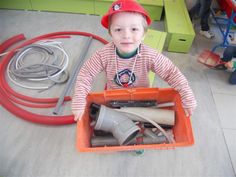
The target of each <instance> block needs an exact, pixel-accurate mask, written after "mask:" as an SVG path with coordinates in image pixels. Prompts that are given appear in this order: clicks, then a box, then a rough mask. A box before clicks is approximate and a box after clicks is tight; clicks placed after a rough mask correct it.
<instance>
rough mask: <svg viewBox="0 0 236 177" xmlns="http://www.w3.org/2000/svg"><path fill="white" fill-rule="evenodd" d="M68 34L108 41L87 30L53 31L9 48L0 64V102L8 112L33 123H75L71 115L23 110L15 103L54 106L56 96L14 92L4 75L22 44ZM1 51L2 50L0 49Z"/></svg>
mask: <svg viewBox="0 0 236 177" xmlns="http://www.w3.org/2000/svg"><path fill="white" fill-rule="evenodd" d="M68 35H81V36H92V37H93V38H94V39H96V40H98V41H100V42H101V43H103V44H107V43H108V42H107V41H106V40H105V39H103V38H101V37H99V36H96V35H94V34H91V33H87V32H79V31H62V32H54V33H49V34H45V35H41V36H38V37H36V38H33V39H30V40H27V41H25V42H23V43H22V44H20V45H19V46H17V47H16V48H14V49H13V50H11V51H10V52H9V54H7V55H6V56H5V57H4V58H2V62H1V65H0V83H1V84H0V102H1V104H2V105H3V107H5V108H6V109H7V110H8V111H9V112H11V113H13V114H15V115H16V116H17V117H19V118H22V119H24V120H27V121H31V122H34V123H40V124H48V125H63V124H72V123H75V121H74V117H73V115H64V116H45V115H39V114H35V113H32V112H29V111H27V110H24V109H23V108H21V107H19V106H18V105H17V104H22V105H25V106H26V105H27V106H28V107H52V106H55V104H56V102H57V101H58V98H34V97H29V96H26V95H23V94H20V93H17V92H15V91H14V90H13V89H12V88H11V87H10V86H9V84H8V83H7V81H6V77H5V70H6V68H7V65H8V63H9V61H10V60H11V58H12V57H13V56H14V54H15V52H16V50H17V49H19V48H22V47H24V46H27V45H29V44H32V43H34V42H37V41H39V40H42V39H48V38H50V39H51V38H60V36H61V37H62V38H63V37H65V36H68ZM21 37H22V36H21ZM21 37H19V36H18V38H19V39H17V38H14V39H11V40H10V39H9V40H7V41H6V42H4V43H3V44H2V45H1V46H0V51H1V50H6V49H7V48H8V47H10V45H12V44H13V43H14V42H17V41H19V40H20V39H22V38H21ZM1 52H3V51H1ZM68 100H70V97H65V101H68Z"/></svg>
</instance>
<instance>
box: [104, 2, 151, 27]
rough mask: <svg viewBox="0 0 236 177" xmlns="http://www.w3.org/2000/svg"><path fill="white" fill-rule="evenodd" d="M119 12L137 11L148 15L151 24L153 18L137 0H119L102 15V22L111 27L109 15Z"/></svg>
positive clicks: (147, 19)
mask: <svg viewBox="0 0 236 177" xmlns="http://www.w3.org/2000/svg"><path fill="white" fill-rule="evenodd" d="M117 12H137V13H140V14H142V15H143V16H145V17H146V21H147V24H148V25H150V24H151V22H152V20H151V18H150V17H149V15H148V13H147V12H146V11H145V10H144V8H143V7H142V6H141V5H140V4H139V3H137V2H136V1H135V0H117V1H115V2H113V3H112V5H111V7H110V8H109V10H108V12H107V13H106V14H105V15H104V16H103V17H102V20H101V24H102V25H103V26H104V27H105V28H108V27H109V17H110V16H111V15H113V14H115V13H117Z"/></svg>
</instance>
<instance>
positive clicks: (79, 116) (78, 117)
mask: <svg viewBox="0 0 236 177" xmlns="http://www.w3.org/2000/svg"><path fill="white" fill-rule="evenodd" d="M73 114H74V121H80V120H81V119H82V116H83V114H84V111H80V110H77V111H73Z"/></svg>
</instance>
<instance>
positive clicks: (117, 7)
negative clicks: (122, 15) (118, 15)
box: [113, 4, 121, 11]
mask: <svg viewBox="0 0 236 177" xmlns="http://www.w3.org/2000/svg"><path fill="white" fill-rule="evenodd" d="M120 8H121V4H115V5H114V6H113V10H114V11H117V10H120Z"/></svg>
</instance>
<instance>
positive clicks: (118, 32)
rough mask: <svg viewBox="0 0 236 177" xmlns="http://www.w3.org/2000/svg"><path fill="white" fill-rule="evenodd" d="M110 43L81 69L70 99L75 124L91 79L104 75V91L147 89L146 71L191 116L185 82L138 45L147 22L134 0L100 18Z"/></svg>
mask: <svg viewBox="0 0 236 177" xmlns="http://www.w3.org/2000/svg"><path fill="white" fill-rule="evenodd" d="M101 24H102V25H103V26H104V27H105V28H107V29H108V32H109V34H110V35H111V37H112V42H110V43H109V44H107V45H105V46H104V47H103V48H102V49H100V50H98V51H97V52H96V53H95V54H94V55H93V56H92V57H91V58H90V59H89V60H88V61H87V62H86V63H85V64H84V66H83V67H82V68H81V70H80V72H79V75H78V77H77V81H76V84H75V90H74V96H73V98H72V112H73V114H74V116H75V120H78V119H81V117H82V115H83V112H84V109H85V106H86V96H87V94H88V93H89V91H90V90H91V85H92V81H93V78H94V77H95V76H96V75H97V74H98V73H100V72H102V71H105V73H106V78H107V89H123V88H136V87H149V80H148V73H149V71H150V70H152V71H153V72H155V73H156V74H157V75H159V76H160V77H161V78H162V79H163V80H165V81H166V82H167V83H168V84H169V85H170V86H171V87H173V88H175V89H176V90H177V91H179V93H180V95H181V99H182V104H183V107H184V109H185V111H186V114H187V115H188V116H191V115H192V113H193V110H194V109H195V107H196V100H195V98H194V95H193V93H192V90H191V89H190V87H189V85H188V82H187V80H186V78H185V77H184V76H183V75H182V74H181V72H180V71H179V69H178V68H177V67H175V66H174V65H173V64H172V62H171V61H170V60H169V59H168V58H167V57H165V56H164V55H162V54H161V53H159V52H158V51H156V50H154V49H152V48H150V47H148V46H146V45H144V44H143V43H142V41H143V39H144V37H145V33H146V31H147V28H148V26H149V25H150V24H151V19H150V17H149V15H148V14H147V12H146V11H145V10H144V9H143V7H142V6H141V5H139V4H138V3H137V2H136V1H135V0H117V1H115V2H113V4H112V6H111V7H110V9H109V11H108V12H107V14H106V15H104V16H103V17H102V20H101Z"/></svg>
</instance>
